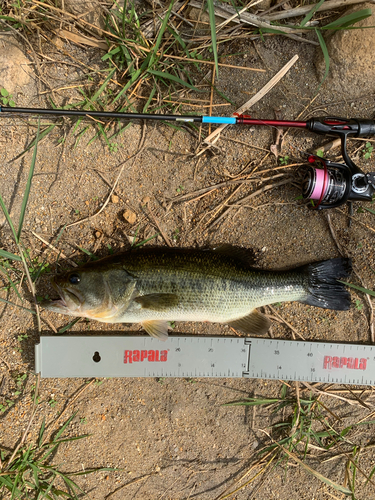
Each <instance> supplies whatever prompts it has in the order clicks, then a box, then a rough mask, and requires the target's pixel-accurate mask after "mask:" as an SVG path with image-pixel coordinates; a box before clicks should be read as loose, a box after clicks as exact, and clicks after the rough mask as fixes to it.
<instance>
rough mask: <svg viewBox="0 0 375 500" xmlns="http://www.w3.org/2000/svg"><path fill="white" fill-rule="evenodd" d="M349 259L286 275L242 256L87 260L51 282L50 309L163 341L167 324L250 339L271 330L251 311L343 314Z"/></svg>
mask: <svg viewBox="0 0 375 500" xmlns="http://www.w3.org/2000/svg"><path fill="white" fill-rule="evenodd" d="M350 270H351V261H350V260H349V259H342V258H337V259H331V260H326V261H323V262H317V263H313V264H309V265H307V266H303V267H299V268H297V269H294V270H291V271H262V270H260V269H254V268H252V267H251V266H250V264H249V263H248V259H247V258H246V255H245V252H244V251H239V250H237V249H232V250H231V249H229V248H228V247H225V248H224V247H223V248H222V249H220V248H219V249H217V250H188V249H177V248H176V249H169V248H156V249H155V248H144V249H141V250H131V251H129V252H126V253H123V254H118V255H114V256H109V257H106V258H104V259H101V260H98V261H95V262H90V263H88V264H85V265H84V266H82V267H80V268H76V269H73V270H71V271H70V272H66V273H64V274H61V275H57V276H56V277H55V278H54V279H53V285H54V288H55V289H56V290H57V292H58V293H59V295H60V299H56V300H52V301H48V302H44V303H43V304H42V306H44V307H45V308H46V309H48V310H50V311H54V312H57V313H61V314H67V315H69V316H82V317H85V318H90V319H95V320H97V321H102V322H105V323H141V324H142V326H143V328H144V329H145V330H146V331H147V332H148V333H149V334H150V335H151V336H153V337H157V338H159V339H161V340H166V338H167V335H168V327H169V323H168V322H170V321H210V322H213V323H226V324H228V325H230V326H232V327H233V328H236V329H240V330H242V331H244V332H245V333H247V334H250V335H253V334H255V335H259V334H260V335H262V334H265V333H266V332H267V330H268V328H269V326H270V321H269V319H268V318H266V316H264V315H263V314H261V313H259V312H257V311H256V308H257V307H261V306H264V305H267V304H272V303H276V302H285V301H300V302H304V303H305V304H309V305H312V306H317V307H322V308H325V309H336V310H347V309H349V307H350V295H349V292H348V291H347V290H346V289H345V286H344V285H343V284H342V283H340V282H339V281H337V279H338V278H345V277H347V276H348V274H349V273H350Z"/></svg>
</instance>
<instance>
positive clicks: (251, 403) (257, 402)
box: [223, 398, 280, 406]
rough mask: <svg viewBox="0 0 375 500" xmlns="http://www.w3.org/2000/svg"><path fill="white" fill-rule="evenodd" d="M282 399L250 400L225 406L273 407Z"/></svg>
mask: <svg viewBox="0 0 375 500" xmlns="http://www.w3.org/2000/svg"><path fill="white" fill-rule="evenodd" d="M279 401H280V399H278V398H274V399H267V398H264V399H260V398H259V399H248V400H244V401H235V402H234V403H225V404H223V406H260V405H272V404H275V403H278V402H279Z"/></svg>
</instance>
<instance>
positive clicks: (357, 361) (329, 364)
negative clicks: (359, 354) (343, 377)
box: [323, 356, 367, 370]
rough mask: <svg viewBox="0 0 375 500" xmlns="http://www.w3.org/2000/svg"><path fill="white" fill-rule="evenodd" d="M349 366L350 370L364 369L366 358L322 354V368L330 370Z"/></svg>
mask: <svg viewBox="0 0 375 500" xmlns="http://www.w3.org/2000/svg"><path fill="white" fill-rule="evenodd" d="M344 367H345V368H349V369H350V370H366V367H367V359H366V358H344V357H338V356H324V363H323V368H325V369H326V370H332V368H344Z"/></svg>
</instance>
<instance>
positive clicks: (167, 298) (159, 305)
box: [134, 293, 178, 311]
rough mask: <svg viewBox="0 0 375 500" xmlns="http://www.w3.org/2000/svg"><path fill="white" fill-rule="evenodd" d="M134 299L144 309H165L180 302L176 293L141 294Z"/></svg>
mask: <svg viewBox="0 0 375 500" xmlns="http://www.w3.org/2000/svg"><path fill="white" fill-rule="evenodd" d="M134 301H135V302H138V304H140V305H141V306H142V309H150V310H152V311H165V310H166V309H169V308H171V307H174V306H176V305H177V304H178V297H177V295H175V294H174V293H150V294H149V295H139V296H138V297H136V298H135V299H134Z"/></svg>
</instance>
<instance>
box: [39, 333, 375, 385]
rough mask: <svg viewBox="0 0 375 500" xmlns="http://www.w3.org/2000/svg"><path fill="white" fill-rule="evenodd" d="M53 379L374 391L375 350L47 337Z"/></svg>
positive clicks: (43, 344) (47, 365) (248, 341)
mask: <svg viewBox="0 0 375 500" xmlns="http://www.w3.org/2000/svg"><path fill="white" fill-rule="evenodd" d="M35 371H36V373H40V374H41V377H43V378H50V377H59V378H60V377H62V378H64V377H230V378H257V379H280V380H298V381H306V382H325V383H338V384H355V385H375V346H373V345H363V344H348V343H341V344H339V343H327V342H308V341H296V340H280V339H265V338H252V337H196V336H191V337H189V336H172V337H169V338H168V340H167V341H166V342H160V340H157V339H154V338H152V337H149V336H66V337H55V336H42V337H41V338H40V344H37V345H36V346H35Z"/></svg>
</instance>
